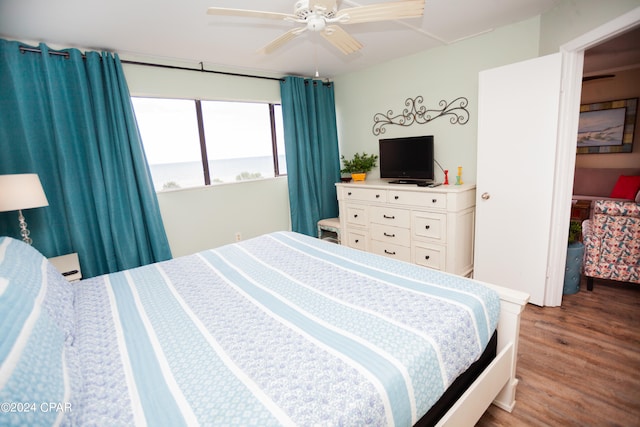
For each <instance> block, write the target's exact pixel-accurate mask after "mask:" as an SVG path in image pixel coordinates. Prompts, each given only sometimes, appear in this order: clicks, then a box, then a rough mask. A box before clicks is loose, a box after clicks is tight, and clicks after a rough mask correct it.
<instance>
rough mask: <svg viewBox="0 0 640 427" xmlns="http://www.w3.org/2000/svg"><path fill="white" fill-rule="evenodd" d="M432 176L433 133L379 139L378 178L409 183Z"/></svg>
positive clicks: (429, 178) (431, 179) (433, 175)
mask: <svg viewBox="0 0 640 427" xmlns="http://www.w3.org/2000/svg"><path fill="white" fill-rule="evenodd" d="M434 177H435V174H434V158H433V135H427V136H412V137H406V138H387V139H381V140H380V178H395V179H397V180H398V181H391V182H396V183H400V184H404V183H407V184H411V183H413V182H415V181H433V179H434Z"/></svg>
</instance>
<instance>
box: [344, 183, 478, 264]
mask: <svg viewBox="0 0 640 427" xmlns="http://www.w3.org/2000/svg"><path fill="white" fill-rule="evenodd" d="M336 188H337V193H338V204H339V207H340V227H341V234H342V244H343V245H347V246H350V247H352V248H357V249H361V250H365V251H369V252H373V253H377V254H380V255H385V256H388V257H392V258H396V259H399V260H403V261H408V262H412V263H415V264H420V265H424V266H426V267H431V268H434V269H437V270H442V271H446V272H449V273H454V274H458V275H461V276H471V275H472V273H473V239H474V225H475V200H476V187H475V185H468V184H463V185H447V186H443V185H441V186H439V187H435V188H429V187H418V186H416V185H404V184H388V183H386V182H384V181H369V180H367V181H364V182H363V183H348V184H345V183H339V184H336Z"/></svg>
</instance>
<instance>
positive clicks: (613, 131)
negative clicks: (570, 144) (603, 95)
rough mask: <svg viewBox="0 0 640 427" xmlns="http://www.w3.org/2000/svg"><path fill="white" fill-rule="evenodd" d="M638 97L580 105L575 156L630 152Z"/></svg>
mask: <svg viewBox="0 0 640 427" xmlns="http://www.w3.org/2000/svg"><path fill="white" fill-rule="evenodd" d="M637 109H638V98H630V99H621V100H618V101H607V102H597V103H594V104H583V105H581V106H580V121H579V122H578V148H577V153H578V154H595V153H631V151H632V149H633V133H634V131H635V123H636V113H637Z"/></svg>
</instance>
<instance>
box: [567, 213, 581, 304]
mask: <svg viewBox="0 0 640 427" xmlns="http://www.w3.org/2000/svg"><path fill="white" fill-rule="evenodd" d="M581 235H582V224H581V223H580V221H578V220H571V221H570V222H569V238H568V246H567V261H566V266H565V270H564V285H563V289H562V293H563V294H565V295H567V294H575V293H576V292H578V291H579V290H580V274H581V273H582V257H583V256H584V244H583V243H582V242H581V241H580V236H581Z"/></svg>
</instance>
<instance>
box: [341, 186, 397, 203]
mask: <svg viewBox="0 0 640 427" xmlns="http://www.w3.org/2000/svg"><path fill="white" fill-rule="evenodd" d="M342 194H343V196H344V199H345V200H347V201H349V200H357V201H361V202H380V203H386V202H387V191H386V190H380V189H377V188H345V189H343V190H342Z"/></svg>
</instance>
